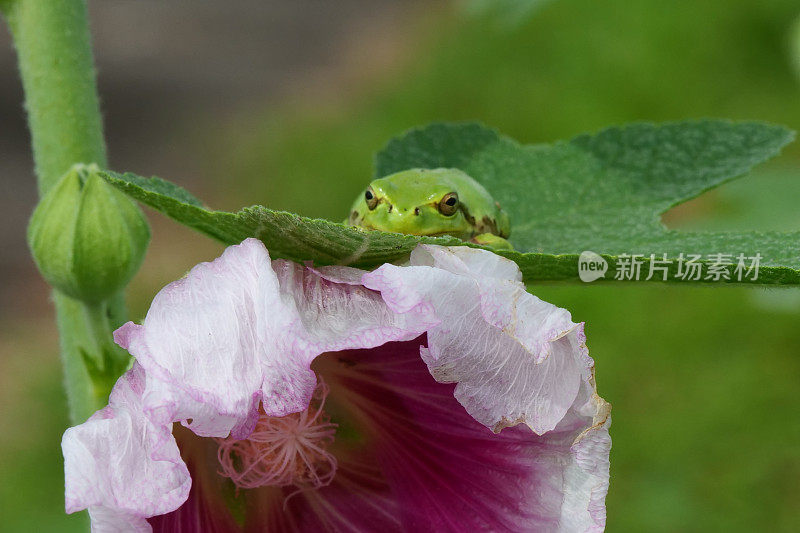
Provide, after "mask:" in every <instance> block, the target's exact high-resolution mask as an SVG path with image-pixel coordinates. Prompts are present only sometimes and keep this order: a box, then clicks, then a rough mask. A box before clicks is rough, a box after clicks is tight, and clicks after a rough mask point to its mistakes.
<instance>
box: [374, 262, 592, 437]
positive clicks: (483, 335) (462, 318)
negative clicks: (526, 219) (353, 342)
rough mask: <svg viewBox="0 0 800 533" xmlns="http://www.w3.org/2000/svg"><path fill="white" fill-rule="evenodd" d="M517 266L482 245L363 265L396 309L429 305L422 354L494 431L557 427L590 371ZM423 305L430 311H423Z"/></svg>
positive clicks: (568, 329) (575, 341)
mask: <svg viewBox="0 0 800 533" xmlns="http://www.w3.org/2000/svg"><path fill="white" fill-rule="evenodd" d="M520 279H521V276H520V273H519V269H518V268H517V266H516V265H515V264H514V263H513V262H512V261H509V260H507V259H504V258H502V257H500V256H497V255H495V254H493V253H491V252H487V251H485V250H478V249H472V248H466V247H454V248H442V247H438V246H419V247H417V249H416V250H415V251H414V253H412V255H411V261H410V263H409V265H407V266H395V265H383V266H382V267H380V268H378V269H377V270H376V271H374V272H371V273H368V274H365V275H364V276H363V282H364V285H365V286H366V287H369V288H371V289H374V290H377V291H380V292H381V295H382V296H383V298H384V300H385V301H386V303H387V305H388V306H389V307H390V308H391V309H393V310H394V311H396V312H398V313H416V312H419V310H420V309H424V310H427V309H433V312H434V314H435V316H436V317H437V318H438V319H439V324H438V325H436V326H432V327H430V328H429V329H428V330H427V335H428V343H429V344H428V348H427V349H425V350H422V358H423V360H424V361H425V362H426V363H427V364H428V367H429V369H430V371H431V374H433V376H434V377H435V378H436V379H437V381H439V382H442V383H457V384H458V385H457V386H456V388H455V396H456V398H457V399H458V400H459V402H461V404H462V405H463V406H464V407H465V408H466V409H467V411H468V412H469V414H470V415H472V416H473V417H474V418H475V419H476V420H478V421H479V422H481V423H482V424H484V425H486V426H487V427H489V428H491V429H492V430H494V431H499V430H500V429H502V428H504V427H508V426H513V425H516V424H519V423H524V424H527V425H528V426H529V427H530V428H531V429H533V430H534V431H535V432H536V433H539V434H542V433H544V432H546V431H550V430H552V429H553V428H555V427H556V425H557V424H558V423H559V421H561V420H562V419H563V418H564V416H565V414H566V413H567V411H568V410H569V409H570V407H571V406H572V405H573V403H574V402H575V399H576V397H577V394H578V391H579V389H580V387H581V383H582V381H585V380H587V379H588V378H589V369H590V368H591V359H590V358H589V356H588V353H587V351H586V348H585V345H584V343H583V335H582V333H581V332H580V330H581V327H580V326H579V325H578V324H575V323H574V322H572V321H571V319H570V316H569V313H568V312H567V311H565V310H564V309H560V308H558V307H556V306H554V305H551V304H549V303H546V302H543V301H542V300H540V299H538V298H536V297H535V296H533V295H532V294H529V293H528V292H527V291H526V290H525V286H524V285H523V284H522V282H521V281H520ZM426 312H427V311H426Z"/></svg>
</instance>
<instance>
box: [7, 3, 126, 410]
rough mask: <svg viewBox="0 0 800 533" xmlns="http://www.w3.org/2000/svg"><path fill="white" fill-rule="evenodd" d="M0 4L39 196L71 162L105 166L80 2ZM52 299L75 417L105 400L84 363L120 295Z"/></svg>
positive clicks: (118, 315) (100, 355)
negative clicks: (90, 301) (91, 300)
mask: <svg viewBox="0 0 800 533" xmlns="http://www.w3.org/2000/svg"><path fill="white" fill-rule="evenodd" d="M0 12H2V14H3V15H4V17H5V19H6V21H7V23H8V27H9V28H10V30H11V34H12V36H13V39H14V45H15V48H16V50H17V56H18V62H19V71H20V75H21V78H22V86H23V89H24V92H25V109H26V110H27V113H28V125H29V127H30V132H31V141H32V145H33V158H34V163H35V168H36V176H37V183H38V188H39V194H40V196H42V195H44V194H45V193H47V191H48V190H49V189H50V188H51V187H53V185H54V184H55V183H56V182H57V180H58V179H59V178H60V177H61V176H62V175H63V174H64V173H65V172H66V171H67V170H68V169H69V168H70V167H71V166H72V165H73V164H74V163H97V164H98V165H99V166H101V167H105V166H106V149H105V143H104V141H103V125H102V118H101V116H100V107H99V103H98V96H97V85H96V81H95V71H94V64H93V59H92V49H91V40H90V36H89V22H88V15H87V8H86V2H85V0H0ZM53 301H54V303H55V310H56V321H57V324H58V332H59V336H60V346H61V361H62V363H63V367H64V378H65V385H66V392H67V398H68V403H69V413H70V418H71V420H72V422H73V423H80V422H83V421H84V420H85V419H86V418H87V417H89V416H90V415H91V414H92V413H93V412H94V411H95V410H97V409H98V408H100V407H102V406H103V405H105V403H106V400H107V395H108V386H107V384H103V383H99V382H98V380H97V379H92V376H90V369H89V368H87V363H88V362H94V363H95V364H99V365H100V366H102V362H103V361H104V360H107V356H108V353H107V350H109V349H110V350H115V349H116V348H114V347H113V343H112V341H111V332H112V328H113V327H115V326H118V325H119V324H121V323H122V322H123V321H124V319H125V314H126V311H125V303H124V298H123V297H122V294H119V295H117V296H115V297H113V298H111V299H109V300H108V301H106V302H102V303H101V304H100V305H99V306H98V305H97V304H95V305H94V306H87V304H84V303H82V302H80V301H78V300H75V299H72V298H70V297H67V296H65V295H64V294H60V293H59V292H58V291H54V292H53ZM98 313H102V315H100V314H98ZM109 346H112V347H111V348H109ZM104 352H106V353H104ZM116 356H118V354H117V355H116ZM107 381H108V380H107Z"/></svg>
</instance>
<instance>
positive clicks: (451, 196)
mask: <svg viewBox="0 0 800 533" xmlns="http://www.w3.org/2000/svg"><path fill="white" fill-rule="evenodd" d="M456 211H458V194H456V193H454V192H449V193H447V194H445V195H444V196H443V197H442V199H441V200H439V212H440V213H441V214H443V215H445V216H448V217H449V216H452V215H455V214H456Z"/></svg>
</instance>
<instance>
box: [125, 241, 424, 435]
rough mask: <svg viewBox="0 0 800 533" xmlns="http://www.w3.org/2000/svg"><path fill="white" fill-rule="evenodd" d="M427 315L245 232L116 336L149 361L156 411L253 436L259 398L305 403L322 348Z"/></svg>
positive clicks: (386, 337) (149, 402)
mask: <svg viewBox="0 0 800 533" xmlns="http://www.w3.org/2000/svg"><path fill="white" fill-rule="evenodd" d="M425 327H426V324H425V323H424V322H423V321H421V320H420V319H419V318H418V317H417V316H415V315H406V316H401V315H397V314H396V313H393V312H391V311H390V310H389V309H388V308H387V307H386V305H385V304H384V303H383V301H382V299H381V297H380V296H379V295H378V294H376V293H374V292H373V291H370V290H367V289H365V288H364V287H361V286H356V285H352V284H348V283H336V282H333V281H330V280H327V279H325V278H323V277H322V276H320V275H319V274H318V273H316V272H315V271H313V270H309V269H307V268H304V267H303V266H301V265H298V264H296V263H292V262H289V261H281V260H277V261H274V262H271V261H270V258H269V254H268V253H267V250H266V248H264V245H263V243H261V241H258V240H256V239H247V240H245V241H244V242H243V243H242V244H240V245H237V246H231V247H229V248H227V249H226V250H225V253H224V254H223V255H222V256H221V257H220V258H218V259H216V260H215V261H213V262H210V263H201V264H200V265H197V266H196V267H194V268H193V269H192V270H191V272H189V274H187V276H186V277H185V278H183V279H181V280H178V281H176V282H174V283H171V284H169V285H167V286H166V287H165V288H164V289H162V290H161V291H160V292H159V293H158V295H157V296H156V297H155V299H154V300H153V303H152V305H151V306H150V310H149V311H148V313H147V317H146V318H145V320H144V323H143V324H142V325H136V324H133V323H128V324H126V325H125V326H123V327H122V328H120V329H119V330H117V332H116V336H115V338H116V340H117V342H118V343H119V344H120V345H121V346H123V347H124V348H126V349H127V350H128V351H129V352H130V353H131V354H133V355H134V356H135V357H136V359H137V360H138V361H139V363H140V364H141V365H142V367H144V368H145V369H146V370H147V373H148V378H153V379H152V380H150V379H148V386H147V390H146V391H145V409H146V410H147V411H148V412H149V413H151V417H152V418H153V419H155V420H158V421H161V422H162V423H166V422H169V421H173V420H183V421H186V420H191V422H190V423H188V426H189V427H190V428H191V429H192V430H193V431H194V432H195V433H197V434H198V435H201V436H214V437H226V436H228V434H233V435H234V436H236V437H237V438H242V437H245V436H247V435H248V434H249V433H250V432H251V431H252V429H253V424H254V423H255V421H256V419H257V416H258V408H259V404H260V403H261V402H263V409H264V410H265V411H266V412H267V413H268V414H270V415H272V416H284V415H287V414H289V413H294V412H298V411H302V410H303V409H305V408H306V407H307V406H308V402H309V400H310V398H311V394H312V393H313V390H314V386H315V385H316V378H315V377H314V374H313V373H312V372H311V371H310V369H309V366H310V364H311V361H312V360H313V359H314V358H315V357H316V356H317V355H319V354H320V353H322V352H325V351H330V350H342V349H347V348H352V347H371V346H377V345H380V344H383V343H384V342H388V341H393V340H405V339H412V338H414V337H416V336H417V335H419V334H420V333H421V332H422V331H424V328H425Z"/></svg>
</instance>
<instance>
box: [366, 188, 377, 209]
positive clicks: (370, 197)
mask: <svg viewBox="0 0 800 533" xmlns="http://www.w3.org/2000/svg"><path fill="white" fill-rule="evenodd" d="M364 200H366V201H367V207H369V210H370V211H372V210H373V209H375V208H376V207H378V197H377V196H375V193H374V192H372V187H370V188H369V189H367V190H366V191H365V192H364Z"/></svg>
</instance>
